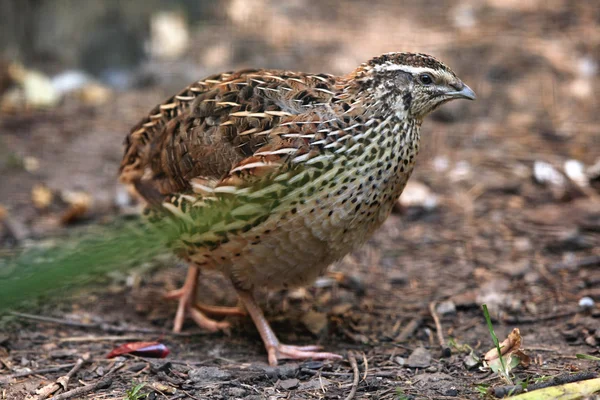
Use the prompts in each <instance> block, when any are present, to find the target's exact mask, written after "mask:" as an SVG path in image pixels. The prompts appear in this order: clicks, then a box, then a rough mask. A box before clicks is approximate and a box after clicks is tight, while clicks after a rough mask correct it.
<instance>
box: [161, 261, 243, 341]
mask: <svg viewBox="0 0 600 400" xmlns="http://www.w3.org/2000/svg"><path fill="white" fill-rule="evenodd" d="M199 274H200V269H199V268H198V267H197V266H195V265H191V266H190V267H189V268H188V272H187V276H186V278H185V283H184V284H183V286H182V287H181V289H177V290H174V291H171V292H169V293H167V294H166V295H165V298H167V299H179V305H178V306H177V314H175V321H174V322H173V332H181V327H182V326H183V321H184V319H185V314H186V312H188V313H189V315H190V317H192V319H193V320H194V322H196V324H198V326H200V327H201V328H203V329H206V330H208V331H211V332H215V331H218V330H219V329H227V328H229V323H228V322H224V321H215V320H213V319H210V318H208V317H207V316H206V315H205V314H204V312H206V313H211V314H220V315H244V314H245V313H244V312H243V311H240V309H239V308H237V307H217V306H207V305H204V304H196V288H197V287H198V275H199Z"/></svg>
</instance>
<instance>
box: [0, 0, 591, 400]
mask: <svg viewBox="0 0 600 400" xmlns="http://www.w3.org/2000/svg"><path fill="white" fill-rule="evenodd" d="M263 3H265V4H267V3H269V2H263ZM297 3H298V4H300V3H302V2H292V3H290V4H297ZM370 3H374V4H371V5H367V4H364V3H359V2H351V4H352V5H351V6H349V7H348V8H347V9H338V8H336V13H334V14H332V18H333V19H332V21H331V23H327V22H324V21H322V20H320V19H319V18H316V17H315V16H314V15H312V11H309V10H311V9H310V8H309V9H307V10H305V12H304V13H299V14H298V15H299V16H298V20H297V21H295V22H296V23H294V24H292V23H291V21H292V19H291V16H290V13H293V12H299V10H298V9H296V8H293V7H294V6H290V7H292V8H293V9H292V10H291V11H290V10H289V9H287V8H285V7H283V8H277V7H275V6H273V5H271V6H273V7H274V8H273V9H272V11H271V12H270V13H267V14H265V15H263V16H262V17H261V18H263V19H261V20H259V22H260V24H258V25H261V26H269V27H271V28H272V29H274V28H275V27H281V28H282V29H283V31H282V32H281V34H280V35H273V34H268V33H265V32H264V31H263V30H262V29H259V26H258V25H257V21H255V20H252V18H253V17H254V15H250V16H249V17H248V16H247V19H243V21H242V22H239V21H238V20H237V19H236V18H235V16H233V17H232V16H231V15H230V16H229V17H226V16H221V17H222V18H230V19H231V20H230V21H229V24H230V25H231V24H235V23H236V21H238V22H237V23H238V25H237V28H236V30H231V29H230V25H227V24H225V23H222V24H221V25H219V24H218V23H215V24H214V25H211V26H210V29H208V28H204V30H202V29H200V30H198V31H197V32H196V35H198V36H196V37H197V38H198V39H199V38H208V39H209V40H205V41H202V40H197V42H195V44H194V48H193V49H191V50H190V53H193V54H197V56H196V57H195V58H197V59H200V60H201V59H202V55H206V54H213V53H214V47H215V46H224V47H225V48H227V46H229V45H230V44H231V43H240V42H243V43H246V46H247V47H248V48H254V49H255V51H254V52H249V51H246V52H245V53H244V52H242V54H243V55H242V56H239V57H240V59H238V58H236V56H235V54H237V53H235V50H231V51H232V52H233V53H232V54H234V56H232V57H229V58H227V57H224V59H223V60H222V61H218V62H215V63H214V64H213V65H211V66H210V67H207V68H205V69H206V71H204V70H203V72H206V73H207V74H208V72H212V71H209V70H210V69H213V70H219V69H232V68H237V67H242V66H245V65H246V64H248V63H249V62H253V63H254V66H256V64H257V63H260V64H261V65H264V66H267V67H268V66H279V65H277V64H278V63H279V64H283V65H282V67H284V68H290V69H302V70H309V71H323V72H332V73H341V72H345V71H347V70H349V69H350V68H352V67H353V66H355V65H357V64H358V63H360V62H362V61H364V60H366V59H368V57H370V56H372V55H376V54H378V53H381V52H384V51H390V50H394V49H395V50H398V49H402V50H419V51H423V52H428V53H434V54H436V55H437V56H439V57H440V58H441V59H443V60H444V61H445V62H446V63H447V64H448V65H450V66H452V68H453V69H454V70H455V71H456V72H457V74H458V75H459V76H460V77H461V78H462V79H463V80H464V81H465V82H466V83H468V84H469V86H471V87H472V88H473V89H474V90H475V92H476V93H477V94H478V100H477V101H476V102H473V103H470V102H455V103H451V104H448V105H447V106H444V108H443V109H441V110H439V111H437V112H436V113H435V114H434V115H432V116H431V117H430V118H428V119H427V120H426V121H425V122H424V124H423V128H422V141H423V150H422V153H421V154H420V156H419V160H418V165H417V167H416V170H415V173H414V175H413V177H412V178H411V180H412V181H415V182H419V183H421V184H423V185H425V186H426V187H428V188H429V189H430V191H431V194H430V196H435V199H436V200H435V204H434V206H433V207H424V206H423V204H417V205H411V206H401V205H399V206H398V207H397V209H396V210H395V212H394V213H393V215H392V216H391V217H390V218H389V219H388V221H387V222H386V223H385V224H384V226H383V227H382V228H381V229H380V230H379V231H378V232H377V233H376V234H375V235H374V236H373V237H372V238H371V239H370V240H369V241H368V243H367V244H366V245H365V246H363V247H362V248H360V249H356V251H354V252H353V253H352V254H350V255H348V256H347V257H346V258H344V259H343V260H341V261H340V262H338V263H337V264H335V265H333V266H332V267H331V272H330V273H329V274H328V275H326V276H324V277H322V278H320V279H319V280H318V281H317V282H316V283H315V284H314V285H312V286H310V287H307V288H303V289H298V290H294V291H281V292H275V293H260V294H259V296H258V298H259V299H260V302H261V304H262V305H263V307H264V310H265V312H266V314H267V317H268V319H269V320H270V321H271V322H272V324H273V327H274V329H275V331H276V332H277V333H278V335H279V337H280V339H281V340H282V341H283V342H285V343H294V344H311V343H318V344H320V345H322V346H324V347H325V348H326V349H327V350H328V351H333V352H338V353H339V354H341V355H343V356H344V359H343V360H342V361H326V362H320V361H307V362H303V363H296V362H283V363H282V364H281V365H280V366H278V367H269V366H267V363H266V354H265V351H264V348H263V346H262V344H261V341H260V337H259V336H258V333H257V331H256V330H255V328H254V327H253V325H252V323H251V321H250V320H249V318H246V317H235V318H234V317H230V318H229V320H230V321H231V322H232V325H233V326H232V329H231V330H230V331H229V332H227V333H216V334H209V333H206V332H201V331H199V330H198V329H197V328H195V326H194V325H193V324H192V323H191V321H188V322H187V323H186V325H185V327H184V331H183V332H184V333H183V334H181V335H174V334H171V333H170V329H171V326H172V325H171V324H172V318H173V316H174V313H175V304H174V303H173V302H169V301H162V300H161V299H160V296H161V294H162V293H164V292H165V291H167V290H169V289H174V288H176V287H178V286H179V285H181V284H182V282H183V280H184V278H185V266H183V265H179V264H178V263H177V262H176V260H173V259H172V258H169V257H164V258H161V259H160V260H157V261H155V262H154V263H153V264H152V265H151V266H150V267H148V266H146V267H144V268H142V269H140V270H136V271H134V272H131V273H129V274H127V275H125V276H123V275H116V276H112V277H109V278H104V279H103V280H102V281H101V282H99V283H96V284H94V285H91V286H88V287H85V288H83V289H82V288H73V291H72V293H68V294H65V295H64V296H59V297H54V298H52V299H50V300H45V301H44V303H36V305H34V306H32V305H29V306H28V307H26V308H25V307H20V308H18V310H17V311H20V312H27V313H29V314H35V315H37V316H42V317H45V318H48V317H51V318H55V319H56V320H53V321H39V320H34V319H31V318H29V317H26V316H23V315H21V316H19V315H17V314H7V315H5V316H4V317H3V319H2V325H1V331H0V398H1V399H24V398H26V397H27V396H28V395H31V394H32V393H34V392H35V390H36V389H39V388H40V387H42V386H44V385H47V384H52V383H53V382H54V381H55V380H56V379H57V378H59V377H60V376H63V375H65V374H66V373H67V372H68V371H69V370H70V369H71V368H72V367H73V364H74V363H76V362H77V360H79V359H83V358H82V357H84V355H86V354H89V359H87V361H86V362H85V363H84V364H83V365H82V366H81V368H80V369H79V370H78V371H76V373H75V374H74V376H73V378H72V379H71V380H70V382H69V387H68V389H69V390H70V389H74V388H78V387H82V386H83V385H88V384H95V383H98V382H102V383H104V385H103V386H102V385H101V386H100V387H97V388H95V389H94V390H92V391H90V392H89V393H87V394H82V395H80V396H79V397H77V396H76V397H72V398H82V399H83V398H86V399H117V398H119V399H120V398H124V396H126V395H127V394H126V392H127V391H131V390H132V388H134V387H135V386H136V385H138V384H142V383H143V384H144V386H143V387H142V388H141V389H140V393H142V394H147V397H146V398H148V399H185V398H190V399H229V398H236V399H262V398H268V399H279V398H295V399H296V398H297V399H321V398H327V399H344V398H346V397H347V396H348V395H349V394H351V391H352V390H353V385H354V383H353V382H354V379H355V375H356V372H355V371H354V369H353V364H355V365H356V366H357V368H358V385H357V386H356V387H355V390H356V391H355V393H354V394H353V396H354V397H355V398H364V399H367V398H372V399H413V398H414V399H420V398H426V399H435V398H462V399H473V398H478V397H482V398H483V397H485V396H489V397H492V392H493V390H494V388H498V387H500V386H502V385H506V382H505V381H504V380H503V379H502V377H500V375H499V374H497V373H494V372H492V371H491V370H490V369H489V368H485V367H483V366H482V365H481V363H476V362H475V363H470V362H469V360H470V359H472V355H474V356H476V357H478V358H479V359H481V357H482V356H483V354H485V353H486V352H487V351H488V350H490V349H492V348H493V346H494V344H493V341H492V336H491V335H490V331H489V330H488V326H487V324H486V321H485V318H484V313H483V311H482V308H481V305H482V304H484V303H485V304H487V306H488V309H489V310H490V314H491V317H492V321H493V324H494V329H495V332H496V335H497V336H498V338H499V339H500V341H502V340H503V339H504V338H505V337H506V336H507V335H508V334H509V333H510V332H511V331H512V330H513V329H514V328H518V329H519V330H520V334H521V336H522V345H521V348H522V351H523V352H524V353H525V354H527V355H528V356H529V357H530V358H531V363H530V364H529V365H528V366H523V365H521V366H517V367H516V368H514V369H512V370H511V372H510V375H511V377H512V380H513V382H515V383H523V382H528V383H530V384H531V383H534V382H539V381H545V380H547V379H549V378H550V377H555V376H563V375H564V374H567V373H575V372H581V373H586V374H587V375H586V376H587V377H593V376H594V374H597V373H599V372H600V362H598V361H594V360H587V359H579V358H577V357H576V354H588V355H591V356H600V306H599V305H598V304H600V290H599V288H600V246H599V243H600V185H599V182H598V180H596V181H594V180H593V177H592V176H591V175H590V177H589V180H588V181H586V182H589V186H583V187H582V186H580V185H578V184H577V183H576V182H574V181H571V180H569V179H568V178H566V177H564V176H563V182H564V183H563V184H553V183H543V182H542V183H540V182H539V180H538V181H536V179H534V176H533V171H534V165H535V163H536V162H539V161H544V162H547V163H549V164H551V165H553V166H554V167H555V169H556V170H557V171H562V170H563V166H564V163H565V162H566V161H568V160H577V161H579V162H581V163H583V165H585V166H588V167H589V166H592V165H593V164H594V163H597V162H598V161H599V160H600V124H599V122H600V114H599V113H598V112H597V110H598V109H600V108H599V106H600V104H599V97H598V93H600V81H599V80H598V77H597V73H598V65H599V63H600V22H599V21H600V14H599V13H600V11H599V9H598V7H597V6H594V5H593V4H592V3H591V2H590V3H587V2H572V1H568V0H565V1H552V2H541V1H521V2H514V1H508V2H500V1H488V2H481V3H477V4H475V5H474V4H471V3H470V2H461V3H458V2H436V3H435V6H434V5H433V3H431V7H434V8H435V11H436V12H435V13H428V12H427V7H426V6H425V5H424V4H421V2H415V3H410V2H409V4H407V5H405V6H404V7H402V6H400V5H397V4H396V2H385V1H375V2H370ZM425 3H430V2H425ZM269 4H270V3H269ZM296 7H300V6H297V5H296ZM319 7H321V8H322V10H325V11H327V10H330V8H331V9H333V8H332V7H335V5H332V3H331V2H327V1H326V2H322V4H321V5H320V6H319ZM248 12H250V13H252V12H253V11H248ZM323 12H324V11H323ZM315 13H316V11H315ZM317 14H318V13H317ZM361 15H362V16H364V15H368V16H369V18H368V19H367V21H364V17H363V19H361V17H360V16H361ZM469 18H474V22H473V24H474V25H469V21H470V19H469ZM249 20H251V22H248V21H249ZM244 21H245V22H244ZM349 21H354V22H356V21H363V22H364V23H361V24H356V23H355V24H352V23H350V22H349ZM465 21H466V22H465ZM221 22H222V21H221ZM365 25H366V26H365ZM251 35H253V36H252V38H253V39H252V40H251V41H249V40H247V41H246V42H244V41H243V40H245V38H248V37H249V36H251ZM260 35H263V36H260ZM275 36H277V37H275ZM299 37H303V38H304V39H305V40H304V41H303V42H302V43H303V45H302V46H300V45H298V44H297V43H298V40H297V38H299ZM294 38H296V39H294ZM407 38H408V39H407ZM219 40H221V42H219ZM252 46H254V47H252ZM299 46H300V47H302V48H299ZM211 49H212V50H211ZM211 51H212V52H213V53H211ZM257 52H262V54H264V55H263V56H261V57H258V56H256V54H257ZM246 53H248V54H246ZM281 54H284V55H285V57H284V58H283V61H282V59H281V58H278V56H279V55H281ZM303 54H307V55H310V56H306V57H303V56H302V55H303ZM163 67H164V68H167V67H165V66H163ZM594 68H595V69H594ZM199 78H200V76H199ZM171 92H172V88H171V87H166V86H165V85H160V84H157V85H151V86H146V87H143V88H133V89H129V90H127V91H123V92H118V91H113V92H112V94H111V97H110V99H109V101H107V102H106V103H103V104H89V103H87V102H86V101H83V100H82V99H81V98H80V97H77V96H75V95H72V96H68V97H67V98H65V99H64V101H63V102H61V104H60V105H58V106H56V107H54V108H52V109H49V110H33V109H28V110H25V109H23V110H19V111H12V112H5V113H3V114H0V161H2V162H0V204H1V205H2V206H3V208H4V209H5V214H6V215H5V216H4V218H5V221H9V222H10V223H5V225H4V228H3V230H2V231H1V235H2V238H1V240H2V243H3V246H7V247H9V246H19V245H21V244H23V243H31V242H36V241H40V240H43V239H44V238H47V237H52V235H57V234H64V232H65V231H70V230H75V229H79V226H80V225H93V224H95V223H98V222H101V221H106V220H107V219H111V218H113V217H115V216H117V215H122V214H124V213H128V212H130V209H131V207H129V206H124V205H123V201H121V200H119V199H120V198H122V197H123V196H125V197H126V195H125V193H126V191H125V190H124V189H123V188H121V187H119V186H118V184H117V182H116V175H117V168H118V164H119V161H120V158H121V155H122V140H123V138H124V136H125V133H126V132H127V131H128V129H129V128H130V127H131V126H133V125H134V124H135V123H136V122H137V120H138V119H139V118H141V117H142V116H143V115H144V114H145V113H146V112H147V111H148V110H149V109H150V108H151V107H152V106H153V105H154V104H156V103H157V102H159V101H161V100H162V99H163V98H165V97H166V96H167V95H169V94H170V93H171ZM31 159H34V160H35V161H36V162H37V163H38V164H39V168H37V169H36V168H27V165H28V161H27V160H31ZM29 162H30V161H29ZM36 185H43V186H44V187H47V188H49V189H50V190H51V191H52V192H53V193H64V192H66V191H80V192H85V193H87V194H89V195H90V196H91V198H92V199H93V203H92V205H91V206H90V208H89V210H88V211H87V213H85V214H84V215H83V217H81V218H78V219H77V221H75V222H74V223H66V224H65V223H63V222H64V220H61V216H63V215H64V212H65V208H66V207H67V206H66V205H65V204H62V203H60V204H59V203H53V204H52V205H51V207H50V208H48V209H46V210H40V209H39V207H36V206H35V205H34V202H33V200H32V189H33V188H34V187H36ZM61 221H62V222H61ZM200 292H201V293H202V296H203V299H204V300H205V301H206V302H209V303H212V304H219V305H235V304H236V298H235V296H234V294H233V291H232V290H231V288H230V287H229V286H228V285H227V283H226V282H225V281H224V280H223V279H222V278H221V277H219V276H213V275H208V276H206V278H205V279H203V281H202V283H201V289H200ZM32 296H35V294H32ZM585 297H589V298H591V305H590V306H589V307H582V306H581V304H580V303H581V302H584V303H585V302H586V301H589V299H588V300H582V299H583V298H585ZM436 320H437V323H436ZM82 324H83V325H82ZM85 324H87V325H85ZM440 339H441V340H440ZM134 341H159V342H160V343H162V344H164V345H166V346H167V347H168V348H169V350H170V354H169V355H168V356H167V357H166V358H164V359H153V358H148V357H140V356H132V355H124V356H122V357H118V358H115V359H107V358H106V355H107V354H108V353H109V352H110V351H111V350H112V349H113V348H115V347H116V346H118V345H120V344H123V343H127V342H134ZM470 349H471V350H472V352H473V353H472V355H471V354H470ZM353 359H354V360H355V363H352V362H351V360H353ZM48 368H50V369H51V370H50V371H49V370H48ZM130 398H135V397H131V396H130Z"/></svg>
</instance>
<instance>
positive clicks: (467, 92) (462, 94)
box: [446, 83, 477, 100]
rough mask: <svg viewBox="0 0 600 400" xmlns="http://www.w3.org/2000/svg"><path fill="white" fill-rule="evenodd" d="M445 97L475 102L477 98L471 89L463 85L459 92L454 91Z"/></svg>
mask: <svg viewBox="0 0 600 400" xmlns="http://www.w3.org/2000/svg"><path fill="white" fill-rule="evenodd" d="M446 95H447V96H451V97H453V98H455V99H467V100H475V99H476V98H477V96H476V95H475V92H474V91H473V89H471V88H470V87H468V86H467V85H465V84H464V83H463V84H462V88H460V90H455V91H453V92H447V93H446Z"/></svg>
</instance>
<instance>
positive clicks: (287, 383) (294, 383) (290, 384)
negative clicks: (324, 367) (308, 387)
mask: <svg viewBox="0 0 600 400" xmlns="http://www.w3.org/2000/svg"><path fill="white" fill-rule="evenodd" d="M299 384H300V381H299V380H298V379H296V378H293V379H285V380H283V381H281V382H279V387H280V388H282V389H283V390H290V389H295V388H297V387H298V385H299Z"/></svg>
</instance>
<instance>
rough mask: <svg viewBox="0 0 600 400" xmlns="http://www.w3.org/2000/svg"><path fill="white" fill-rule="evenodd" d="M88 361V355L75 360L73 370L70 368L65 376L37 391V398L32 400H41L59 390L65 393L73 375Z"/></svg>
mask: <svg viewBox="0 0 600 400" xmlns="http://www.w3.org/2000/svg"><path fill="white" fill-rule="evenodd" d="M89 359H90V354H89V353H86V354H84V355H83V356H82V357H81V358H80V359H78V360H77V362H76V363H75V365H74V366H73V368H71V370H70V371H69V372H68V373H67V374H66V375H63V376H61V377H59V378H58V379H56V381H55V382H53V383H51V384H49V385H46V386H44V387H43V388H41V389H39V390H38V391H37V396H35V397H33V398H32V399H34V400H43V399H45V398H46V397H48V396H50V395H52V394H54V393H56V392H58V391H60V390H63V391H66V390H67V387H68V386H69V380H70V379H71V378H72V377H73V375H75V374H76V373H77V371H79V370H80V369H81V367H82V365H83V364H85V363H86V362H88V361H89Z"/></svg>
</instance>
